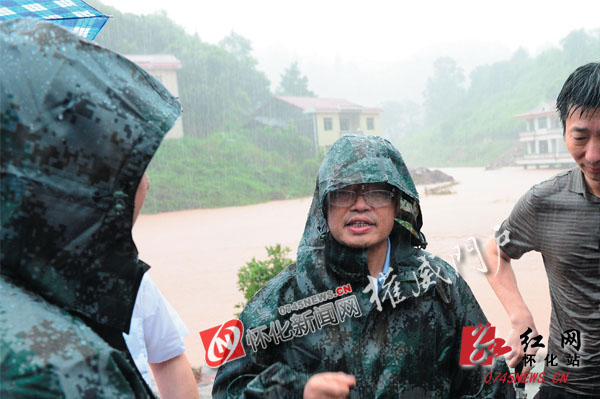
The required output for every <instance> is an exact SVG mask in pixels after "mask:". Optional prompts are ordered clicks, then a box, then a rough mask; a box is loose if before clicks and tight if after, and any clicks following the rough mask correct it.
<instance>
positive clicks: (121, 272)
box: [0, 19, 181, 331]
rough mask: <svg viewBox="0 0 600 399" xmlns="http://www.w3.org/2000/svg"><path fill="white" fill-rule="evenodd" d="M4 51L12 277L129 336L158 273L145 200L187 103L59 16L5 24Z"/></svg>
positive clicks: (6, 236)
mask: <svg viewBox="0 0 600 399" xmlns="http://www.w3.org/2000/svg"><path fill="white" fill-rule="evenodd" d="M0 47H1V48H2V63H0V84H1V86H0V90H1V97H0V105H1V111H2V119H1V130H2V143H1V144H2V183H1V184H2V194H1V200H2V210H1V211H2V232H1V234H2V252H1V259H0V260H1V262H2V268H1V273H2V275H3V276H6V277H8V278H10V279H11V280H12V281H13V282H14V283H16V284H18V285H20V286H22V287H24V288H26V289H29V290H31V291H34V292H37V293H39V294H40V295H42V296H43V297H44V298H45V299H46V300H48V301H49V302H51V303H53V304H56V305H57V306H59V307H61V308H63V309H65V310H68V311H69V312H71V313H74V314H77V315H79V316H81V317H83V318H84V319H86V320H89V321H91V322H93V323H97V324H99V325H102V326H108V327H110V328H115V329H118V330H120V331H127V330H128V329H129V319H130V316H131V311H132V309H133V303H134V301H135V297H136V293H137V289H138V286H139V283H140V280H141V278H142V275H143V273H144V272H145V270H146V269H147V266H144V265H143V264H141V263H140V262H139V261H138V259H137V250H136V248H135V245H134V243H133V241H132V237H131V227H132V213H133V203H134V196H135V193H136V189H137V186H138V183H139V182H140V179H141V177H142V175H143V173H144V170H145V169H146V167H147V165H148V163H149V162H150V159H151V158H152V156H153V154H154V153H155V151H156V150H157V148H158V146H159V144H160V142H161V140H162V138H163V137H164V135H165V134H166V133H167V131H168V130H169V129H170V128H171V126H172V125H173V124H174V123H175V120H176V119H177V117H178V116H179V114H180V111H181V110H180V105H179V103H178V101H177V100H176V99H175V98H174V97H173V96H172V95H171V94H170V93H169V92H168V91H167V90H166V89H165V88H164V87H163V86H162V85H161V84H160V83H158V82H157V81H156V80H155V79H154V78H152V77H151V76H150V75H148V74H147V73H146V72H145V71H144V70H142V69H141V68H140V67H138V66H136V65H135V64H134V63H132V62H130V61H128V60H127V59H126V58H124V57H121V56H120V55H118V54H116V53H114V52H112V51H109V50H107V49H104V48H102V47H100V46H98V45H96V44H94V43H92V42H89V41H87V40H84V39H80V38H79V37H78V36H76V35H74V34H72V33H70V32H68V31H66V30H64V29H62V28H60V27H58V26H56V25H54V24H51V23H40V22H38V21H34V20H27V19H25V20H13V21H9V22H5V23H3V24H1V25H0Z"/></svg>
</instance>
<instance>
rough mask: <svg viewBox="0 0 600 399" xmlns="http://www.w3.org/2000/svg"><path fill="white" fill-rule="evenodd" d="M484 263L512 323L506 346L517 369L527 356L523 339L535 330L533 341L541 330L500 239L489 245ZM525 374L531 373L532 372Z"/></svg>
mask: <svg viewBox="0 0 600 399" xmlns="http://www.w3.org/2000/svg"><path fill="white" fill-rule="evenodd" d="M483 259H484V261H485V263H486V265H487V269H488V271H487V273H486V275H485V276H486V278H487V280H488V282H489V283H490V286H491V287H492V289H493V290H494V292H495V293H496V296H497V297H498V299H499V300H500V303H502V306H503V307H504V310H505V311H506V313H507V315H508V318H509V320H510V325H511V330H510V332H509V334H508V338H507V342H506V343H507V345H509V346H510V347H511V349H512V350H511V351H510V352H509V353H507V354H506V359H507V360H508V365H509V367H513V368H514V367H515V366H516V365H517V364H518V363H519V362H520V361H521V359H522V358H523V354H524V352H523V346H522V345H521V338H520V335H521V334H523V333H524V332H525V331H526V330H527V328H531V330H532V332H531V333H530V334H529V337H534V336H536V335H538V332H537V328H536V327H535V323H534V321H533V315H532V314H531V311H530V310H529V308H528V307H527V304H526V303H525V300H524V299H523V297H522V295H521V292H520V291H519V287H518V285H517V279H516V277H515V273H514V271H513V268H512V265H511V258H510V257H509V256H508V255H507V254H506V253H504V251H502V249H501V248H499V247H498V245H497V243H496V239H494V238H492V239H490V240H489V241H488V242H487V243H486V245H485V248H484V250H483ZM536 351H537V348H531V345H530V347H529V348H528V349H527V353H528V354H534V353H535V352H536ZM523 371H528V368H527V369H524V370H523Z"/></svg>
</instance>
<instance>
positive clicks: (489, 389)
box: [450, 276, 515, 399]
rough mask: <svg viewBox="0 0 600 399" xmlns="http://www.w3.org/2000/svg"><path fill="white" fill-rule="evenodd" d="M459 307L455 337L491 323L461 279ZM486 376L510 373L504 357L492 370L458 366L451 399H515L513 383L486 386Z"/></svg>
mask: <svg viewBox="0 0 600 399" xmlns="http://www.w3.org/2000/svg"><path fill="white" fill-rule="evenodd" d="M456 280H457V281H456V291H455V292H456V295H458V298H456V300H455V301H454V303H455V304H456V309H455V312H456V314H457V316H458V317H457V322H458V325H457V326H456V328H457V330H456V334H457V336H458V337H462V330H463V327H474V326H477V325H479V324H482V325H484V326H485V325H486V323H487V322H488V320H487V318H486V317H485V315H484V313H483V310H482V309H481V307H480V306H479V303H478V302H477V299H475V296H474V295H473V292H471V289H470V288H469V286H468V285H467V283H466V282H465V281H464V280H463V279H462V277H460V276H457V279H456ZM461 344H462V339H460V340H459V346H458V348H457V350H456V351H455V353H456V359H455V362H456V364H459V361H460V348H461ZM487 373H492V375H496V374H494V373H507V374H506V375H507V376H508V373H509V370H508V367H507V365H506V362H505V360H504V358H503V357H498V358H496V359H495V361H494V364H493V366H458V372H457V373H456V375H455V376H454V379H453V381H452V390H451V393H450V397H451V398H457V399H473V398H477V399H484V398H486V399H487V398H490V399H492V398H493V399H512V398H515V390H514V387H513V384H512V383H500V382H497V383H485V376H486V374H487Z"/></svg>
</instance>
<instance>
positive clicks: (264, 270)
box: [235, 244, 294, 309]
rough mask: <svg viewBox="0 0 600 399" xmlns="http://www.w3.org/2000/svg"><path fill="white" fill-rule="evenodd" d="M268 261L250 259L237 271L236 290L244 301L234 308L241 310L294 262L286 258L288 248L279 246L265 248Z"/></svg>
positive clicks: (288, 251)
mask: <svg viewBox="0 0 600 399" xmlns="http://www.w3.org/2000/svg"><path fill="white" fill-rule="evenodd" d="M265 249H266V250H267V255H268V259H267V260H257V259H256V258H254V257H253V258H252V260H251V261H250V262H246V264H245V265H244V266H242V267H241V268H240V270H239V271H238V289H239V290H240V291H241V292H242V293H243V294H244V299H245V301H244V302H242V303H238V304H237V305H236V306H235V307H236V308H239V309H243V308H244V306H246V304H247V303H248V301H249V300H250V298H252V297H253V296H254V294H256V293H257V292H258V290H260V289H261V288H262V287H263V286H264V285H265V284H266V283H267V282H268V281H269V280H271V279H272V278H273V277H275V275H277V274H278V273H279V272H280V271H282V270H283V269H285V268H286V267H287V266H288V265H290V264H292V263H293V262H294V261H293V260H292V259H290V258H288V257H287V255H288V254H289V253H290V249H289V248H288V247H285V248H282V247H281V244H276V245H275V246H274V247H266V248H265Z"/></svg>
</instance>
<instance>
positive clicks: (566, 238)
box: [484, 63, 600, 399]
mask: <svg viewBox="0 0 600 399" xmlns="http://www.w3.org/2000/svg"><path fill="white" fill-rule="evenodd" d="M556 108H557V110H558V112H559V113H560V119H561V121H562V124H563V129H564V130H563V134H564V139H565V144H566V146H567V149H568V150H569V153H570V154H571V156H572V157H573V159H574V160H575V162H576V163H577V165H578V167H575V168H573V169H571V170H569V171H566V172H562V173H559V174H558V175H556V176H555V177H553V178H552V179H550V180H547V181H544V182H542V183H540V184H537V185H535V186H533V187H532V188H531V189H530V190H529V191H528V192H527V193H525V195H523V196H522V197H521V199H519V201H518V202H517V204H516V205H515V207H514V209H513V211H512V213H511V214H510V216H509V217H508V219H506V220H505V221H504V223H502V226H501V227H500V229H499V230H498V232H497V234H496V239H492V240H490V241H489V242H488V243H487V245H486V248H485V251H484V252H485V255H484V256H485V258H486V262H487V264H488V266H490V267H489V268H490V269H491V270H490V272H489V273H488V275H487V278H488V281H489V282H490V284H491V286H492V288H493V289H494V291H495V293H496V295H497V296H498V298H499V299H500V301H501V302H502V305H503V306H504V308H505V310H506V312H507V313H508V316H509V318H510V321H511V327H512V329H511V331H510V333H509V338H508V344H509V345H510V346H511V347H512V348H513V350H512V352H511V353H509V354H508V355H507V356H506V358H507V359H508V360H509V366H510V367H515V366H516V365H517V364H518V362H519V361H520V360H521V359H522V358H523V355H524V353H523V344H525V343H527V342H529V348H528V349H527V353H528V354H530V353H535V351H536V350H537V348H536V347H532V344H533V343H534V341H529V339H531V338H532V337H535V336H537V335H538V332H537V330H536V327H535V323H534V320H533V315H532V314H531V311H530V310H529V308H528V307H527V305H526V304H525V302H524V300H523V298H522V297H521V294H520V292H519V289H518V287H517V282H516V279H515V275H514V272H513V270H512V267H511V264H510V261H511V259H519V258H520V257H521V255H523V254H524V253H525V252H528V251H531V250H535V251H538V252H541V254H542V257H543V259H544V265H545V267H546V273H547V275H548V283H549V287H550V297H551V300H552V315H551V320H550V337H549V339H548V346H547V348H546V349H547V350H548V355H547V357H546V359H545V379H544V382H543V384H542V386H541V389H540V391H539V393H538V394H537V395H536V398H540V399H547V398H551V399H558V398H566V399H571V398H592V397H593V398H599V397H600V63H590V64H587V65H584V66H581V67H579V68H577V69H576V70H575V71H574V72H573V73H572V74H571V75H570V76H569V78H568V79H567V80H566V82H565V84H564V85H563V88H562V90H561V92H560V94H559V96H558V99H557V104H556ZM496 270H498V272H497V273H496ZM528 328H529V329H531V331H529V333H528V334H527V332H528ZM557 372H560V373H563V372H564V373H569V375H568V380H567V382H566V383H554V382H553V381H552V376H553V375H555V373H557Z"/></svg>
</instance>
